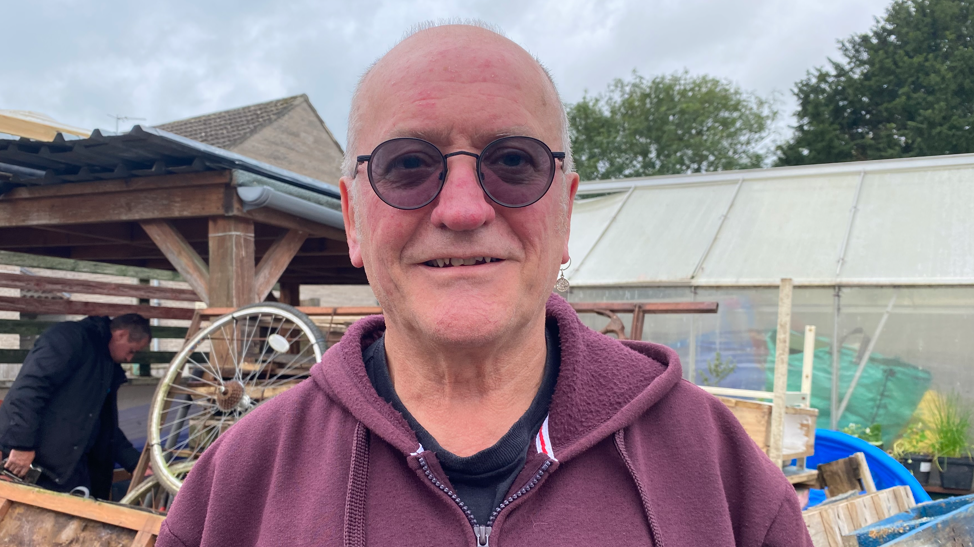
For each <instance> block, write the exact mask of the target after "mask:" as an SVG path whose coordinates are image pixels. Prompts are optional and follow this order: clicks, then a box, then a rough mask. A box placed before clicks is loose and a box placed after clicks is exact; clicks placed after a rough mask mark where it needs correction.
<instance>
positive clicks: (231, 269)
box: [184, 217, 257, 308]
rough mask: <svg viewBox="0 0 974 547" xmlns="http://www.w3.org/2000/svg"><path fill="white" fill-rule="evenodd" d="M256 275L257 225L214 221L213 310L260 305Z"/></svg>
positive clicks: (229, 219) (224, 219) (221, 219)
mask: <svg viewBox="0 0 974 547" xmlns="http://www.w3.org/2000/svg"><path fill="white" fill-rule="evenodd" d="M254 274H255V266H254V223H253V221H252V220H248V219H244V218H237V217H212V218H210V276H209V283H208V287H207V289H208V292H209V296H210V299H209V300H208V301H207V303H208V304H209V306H210V307H221V308H224V307H231V308H239V307H240V306H246V305H247V304H253V303H255V302H257V296H256V292H255V291H254ZM184 277H185V276H184Z"/></svg>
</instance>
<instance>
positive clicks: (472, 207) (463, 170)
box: [430, 156, 494, 232]
mask: <svg viewBox="0 0 974 547" xmlns="http://www.w3.org/2000/svg"><path fill="white" fill-rule="evenodd" d="M447 161H448V165H449V167H448V169H447V173H446V182H445V183H444V184H443V189H442V190H441V191H440V195H439V196H437V198H436V201H435V202H434V204H433V212H432V214H431V216H430V220H431V221H432V222H433V224H435V225H436V226H443V227H444V228H447V229H450V230H454V231H458V232H465V231H470V230H476V229H477V228H479V227H481V226H483V225H485V224H488V223H490V222H491V221H493V220H494V206H493V202H491V201H490V198H488V197H487V195H486V194H484V190H483V188H481V187H480V181H479V179H478V178H477V172H476V170H477V160H476V159H474V158H472V157H468V156H454V157H452V158H449V159H448V160H447Z"/></svg>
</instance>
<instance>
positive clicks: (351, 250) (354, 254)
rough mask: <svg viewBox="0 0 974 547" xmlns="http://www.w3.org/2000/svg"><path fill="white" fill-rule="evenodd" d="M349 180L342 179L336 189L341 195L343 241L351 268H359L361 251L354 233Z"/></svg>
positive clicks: (361, 264)
mask: <svg viewBox="0 0 974 547" xmlns="http://www.w3.org/2000/svg"><path fill="white" fill-rule="evenodd" d="M349 182H350V181H349V180H348V179H347V178H346V177H342V178H341V179H340V180H339V181H338V189H339V191H340V192H341V194H342V220H343V221H344V222H345V240H346V241H347V242H348V258H350V259H351V261H352V266H355V267H356V268H361V267H362V266H363V264H364V263H363V262H362V249H361V247H359V241H358V232H356V231H355V208H354V207H353V206H352V195H351V193H350V192H354V191H355V190H353V189H352V188H350V187H349Z"/></svg>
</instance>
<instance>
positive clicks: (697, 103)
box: [568, 71, 777, 181]
mask: <svg viewBox="0 0 974 547" xmlns="http://www.w3.org/2000/svg"><path fill="white" fill-rule="evenodd" d="M776 115H777V114H776V112H775V110H774V105H773V101H771V100H767V99H764V98H761V97H759V96H757V95H755V94H752V93H748V92H745V91H742V90H741V89H740V88H738V87H737V86H736V85H734V84H732V83H730V82H727V81H723V80H718V79H716V78H711V77H709V76H691V75H689V74H688V73H686V72H683V73H678V74H673V75H670V76H657V77H655V78H653V79H651V80H647V79H646V78H643V77H642V76H640V75H639V74H638V73H636V72H635V71H634V72H633V75H632V79H631V80H629V81H624V80H621V79H617V80H615V81H614V82H612V83H611V84H610V85H609V87H608V89H607V90H606V91H605V92H604V93H601V94H599V95H596V96H594V97H592V96H589V95H588V94H586V95H585V96H584V97H583V98H582V100H581V101H580V102H578V103H575V104H574V105H571V106H569V108H568V119H569V126H570V131H571V141H572V153H573V156H574V158H575V168H576V170H577V171H578V173H579V175H580V176H581V178H582V180H583V181H584V180H596V179H610V178H622V177H640V176H649V175H668V174H680V173H695V172H704V171H720V170H724V169H747V168H752V167H760V166H761V165H762V162H763V161H764V159H765V157H766V155H767V154H766V153H765V151H764V150H763V147H765V146H766V141H767V139H768V136H769V134H770V132H771V125H772V123H773V121H774V119H775V117H776Z"/></svg>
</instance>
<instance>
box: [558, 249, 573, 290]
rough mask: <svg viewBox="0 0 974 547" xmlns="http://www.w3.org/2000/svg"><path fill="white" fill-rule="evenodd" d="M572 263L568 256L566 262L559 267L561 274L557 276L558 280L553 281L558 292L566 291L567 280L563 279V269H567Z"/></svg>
mask: <svg viewBox="0 0 974 547" xmlns="http://www.w3.org/2000/svg"><path fill="white" fill-rule="evenodd" d="M571 265H572V257H568V264H565V265H564V266H563V267H562V268H561V276H559V277H558V281H555V290H556V291H558V292H568V287H569V284H568V280H567V279H565V270H567V269H568V268H569V267H570V266H571Z"/></svg>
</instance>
